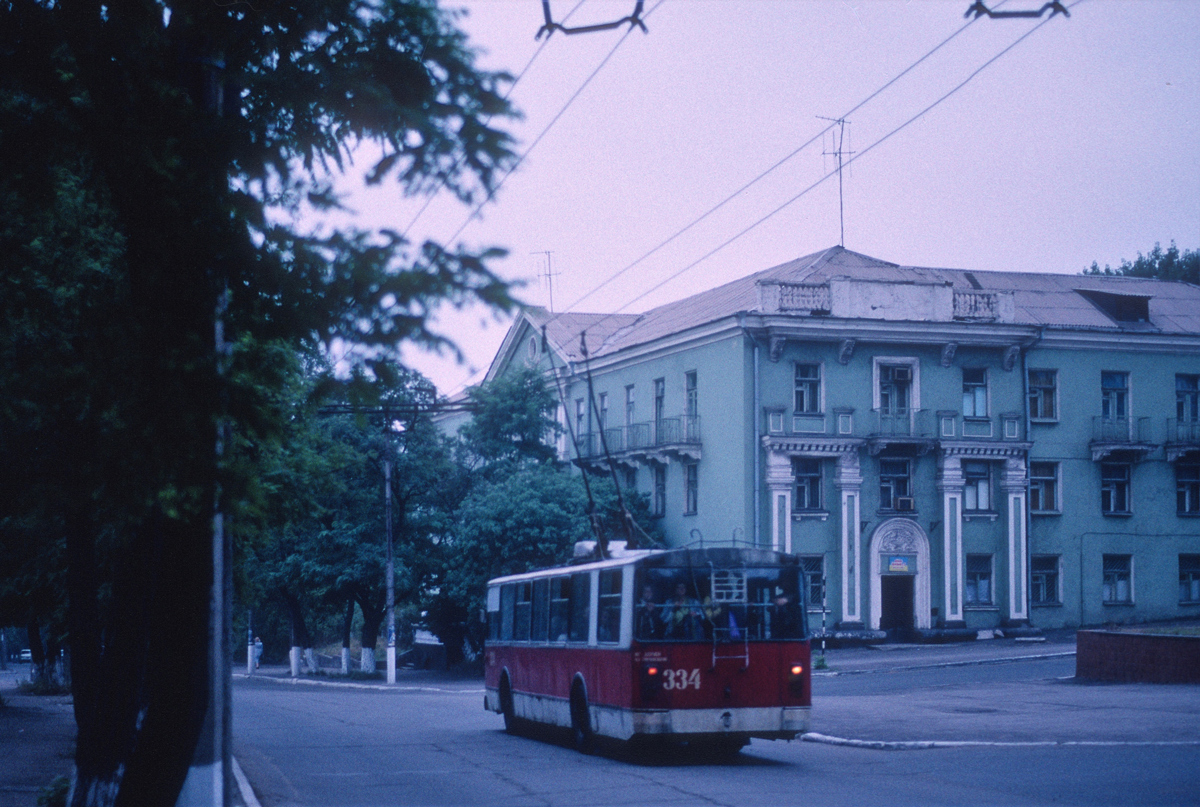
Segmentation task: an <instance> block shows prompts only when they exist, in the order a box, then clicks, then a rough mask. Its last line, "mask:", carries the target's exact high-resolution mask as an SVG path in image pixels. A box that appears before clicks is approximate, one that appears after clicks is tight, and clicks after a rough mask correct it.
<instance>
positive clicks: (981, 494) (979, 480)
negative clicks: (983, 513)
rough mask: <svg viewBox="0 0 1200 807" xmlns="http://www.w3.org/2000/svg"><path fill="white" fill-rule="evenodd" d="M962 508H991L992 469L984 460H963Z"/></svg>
mask: <svg viewBox="0 0 1200 807" xmlns="http://www.w3.org/2000/svg"><path fill="white" fill-rule="evenodd" d="M962 468H963V480H964V481H963V510H990V509H992V469H991V466H989V465H988V463H986V462H974V461H972V462H964V463H963V464H962Z"/></svg>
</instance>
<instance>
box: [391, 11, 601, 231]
mask: <svg viewBox="0 0 1200 807" xmlns="http://www.w3.org/2000/svg"><path fill="white" fill-rule="evenodd" d="M585 2H587V0H579V2H578V3H576V4H575V7H574V8H572V9H571V10H570V11H568V12H567V16H565V17H563V20H562V21H563V22H566V21H567V20H569V19H571V15H572V14H574V13H575V12H576V11H578V10H579V7H580V6H582V5H583V4H584V3H585ZM549 44H550V39H549V37H547V38H546V41H545V42H543V43H542V44H540V45H538V47H537V50H535V51H534V52H533V55H532V56H530V57H529V61H527V62H526V63H525V66H524V67H522V68H521V72H520V73H518V74H517V77H516V78H514V79H513V82H512V84H509V85H508V89H507V90H506V91H505V93H504V95H503V96H502V100H504V101H507V100H508V98H509V96H511V95H512V92H513V90H515V89H516V88H517V85H518V84H520V83H521V79H523V78H524V77H525V74H526V73H528V72H529V68H530V67H532V66H533V63H534V62H535V61H537V57H538V56H540V55H541V54H542V51H543V50H545V49H546V46H547V45H549ZM492 117H493V116H492V115H488V116H487V117H486V118H485V119H484V121H483V123H484V125H485V126H486V125H487V124H489V123H491V121H492ZM465 160H466V157H459V159H458V162H457V163H455V165H454V169H453V171H458V169H459V168H461V167H462V164H463V162H464V161H465ZM444 187H446V180H445V179H444V178H443V179H442V181H441V182H439V183H438V186H437V187H436V188H434V190H433V192H432V193H430V194H429V197H428V198H427V199H426V200H425V204H423V205H421V209H420V210H418V211H417V214H416V215H415V216H413V217H412V221H410V222H409V223H408V226H407V227H405V228H404V229H403V230H402V231H401V232H400V235H401V237H407V236H408V231H409V230H411V229H412V228H413V227H414V226H416V223H417V221H419V220H420V218H421V216H423V215H425V211H426V210H428V209H429V206H430V205H431V204H433V200H434V199H436V198H437V196H438V194H439V193H441V192H442V188H444Z"/></svg>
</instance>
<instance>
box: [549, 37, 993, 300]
mask: <svg viewBox="0 0 1200 807" xmlns="http://www.w3.org/2000/svg"><path fill="white" fill-rule="evenodd" d="M974 22H975V19H971V20H970V21H969V22H967V23H965V24H964V25H963V26H962V27H960V28H959V29H958V30H957V31H955V32H954V33H952V34H950V36H948V37H946V38H945V39H943V40H942V41H941V42H939V43H938V44H937V45H935V46H934V47H933V49H932V50H930V51H929V52H928V53H926V54H925V55H924V56H922V57H921V58H919V59H917V60H916V61H915V62H913V63H912V64H910V65H909V66H908V67H906V68H904V70H902V71H900V72H899V73H897V74H896V75H895V76H894V77H893V78H892V79H891V80H890V81H888V82H887V83H886V84H884V85H883V86H882V87H880V88H879V89H877V90H876V91H875V92H873V93H871V94H870V95H868V96H867V97H866V98H864V99H863V100H861V101H859V102H858V103H857V104H855V105H854V106H853V107H851V108H850V110H849V111H847V112H845V113H844V114H842V115H841V116H840V119H841V120H845V119H846V118H848V117H850V116H851V115H853V114H854V113H855V112H857V111H858V110H860V109H862V108H863V107H864V106H866V105H867V104H868V103H870V102H871V101H873V100H875V98H876V97H878V96H879V95H880V94H881V93H883V92H884V91H886V90H887V89H888V88H889V87H891V86H892V85H893V84H895V83H896V82H897V81H899V80H900V79H902V78H904V77H905V76H906V75H908V74H909V73H911V72H912V71H913V70H915V69H916V68H917V67H919V66H920V65H921V64H922V63H923V62H924V61H925V60H926V59H928V58H929V57H930V56H933V54H935V53H937V52H938V51H939V50H941V49H942V48H943V47H945V46H946V45H948V44H950V42H951V40H953V39H954V38H955V37H957V36H958V35H959V34H961V33H962V32H963V31H965V30H967V29H968V28H969V27H971V25H972V24H973V23H974ZM834 120H837V119H834ZM835 125H836V123H831V124H829V125H828V126H826V127H825V128H824V129H822V130H821V131H819V132H817V133H816V134H815V135H813V136H812V137H810V138H809V139H808V140H805V141H804V142H803V143H801V144H800V145H799V146H797V147H796V148H795V149H793V150H792V151H791V152H789V153H788V154H786V155H784V156H783V157H781V158H780V159H779V160H777V161H776V162H775V163H774V164H773V165H771V166H770V167H769V168H767V169H766V170H764V171H763V172H762V173H760V174H759V175H758V176H756V177H754V179H752V180H750V181H749V182H747V183H746V184H744V185H742V186H741V187H740V188H738V189H737V190H735V191H734V192H733V193H731V194H729V195H728V196H726V197H725V198H724V199H722V200H721V201H720V202H717V203H716V204H715V205H713V206H712V207H710V208H709V209H708V210H706V211H705V212H704V213H701V214H700V215H699V216H698V217H697V218H695V219H693V220H692V221H691V222H690V223H688V224H686V225H684V226H683V227H682V228H681V229H679V230H677V231H676V232H675V233H674V234H673V235H671V236H670V237H669V238H667V239H666V240H665V241H662V242H660V243H659V244H658V245H657V246H655V247H654V248H652V249H651V250H650V251H649V252H646V253H644V254H643V255H642V256H641V257H639V258H638V259H637V260H635V261H633V263H630V264H627V265H626V266H625V267H624V268H622V269H620V270H618V271H617V272H616V273H615V274H614V275H612V276H611V277H609V278H606V279H605V280H602V281H601V282H600V283H599V285H597V286H595V287H593V288H592V289H591V291H588V292H585V293H584V294H583V296H582V297H578V298H576V300H575V301H574V302H573V303H571V304H570V305H568V306H566V308H564V309H563V311H564V312H566V311H570V310H571V309H572V308H574V307H575V306H577V305H579V304H580V303H582V302H583V301H584V300H586V299H588V298H589V297H591V296H592V295H593V294H595V293H596V292H598V291H600V290H601V289H603V288H604V287H605V286H607V285H608V284H609V283H612V282H613V281H614V280H616V279H617V278H619V277H621V276H622V275H624V274H625V273H626V272H628V271H629V270H630V269H633V268H634V267H636V266H638V265H639V264H641V263H642V262H643V261H645V260H646V259H647V258H649V257H650V256H652V255H654V254H655V253H656V252H658V251H659V250H661V249H662V248H663V247H665V246H667V245H668V244H671V243H672V242H674V241H675V239H677V238H679V237H680V236H682V235H683V234H684V233H686V232H688V231H689V230H691V229H692V228H693V227H695V226H696V225H697V224H699V223H700V222H702V221H704V220H705V219H707V218H708V217H709V216H711V215H712V214H713V213H716V212H717V211H718V210H720V209H721V208H723V207H724V206H725V205H727V204H729V203H730V202H732V201H733V200H734V199H736V198H737V197H738V196H740V195H741V194H742V193H744V192H745V191H747V190H749V189H750V188H752V187H753V186H754V185H756V184H758V183H759V182H760V181H761V180H763V179H765V178H766V177H767V176H768V175H769V174H771V173H772V172H774V171H775V170H776V169H778V168H780V167H781V166H783V164H784V163H786V162H788V161H789V160H791V159H792V158H793V157H795V156H796V155H797V154H799V153H800V152H802V151H804V149H806V148H808V147H809V146H811V145H812V144H813V143H815V142H816V141H817V140H818V139H819V138H821V137H822V136H824V134H825V133H826V132H828V131H829V130H830V129H832V128H833V127H834V126H835Z"/></svg>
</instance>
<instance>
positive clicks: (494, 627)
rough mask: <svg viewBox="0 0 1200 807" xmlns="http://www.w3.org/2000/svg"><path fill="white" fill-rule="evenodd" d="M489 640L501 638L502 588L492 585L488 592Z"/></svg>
mask: <svg viewBox="0 0 1200 807" xmlns="http://www.w3.org/2000/svg"><path fill="white" fill-rule="evenodd" d="M487 623H488V641H492V642H494V641H496V640H497V639H499V638H500V588H499V586H492V587H491V588H489V589H488V592H487Z"/></svg>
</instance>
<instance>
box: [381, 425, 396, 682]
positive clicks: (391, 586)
mask: <svg viewBox="0 0 1200 807" xmlns="http://www.w3.org/2000/svg"><path fill="white" fill-rule="evenodd" d="M390 426H391V424H388V427H389V428H390ZM387 448H388V451H390V450H391V443H389V444H388V447H387ZM383 486H384V489H385V492H384V495H383V514H384V515H383V517H384V520H385V521H386V522H387V682H388V683H389V684H394V683H396V574H395V564H394V561H393V559H392V458H391V456H390V455H389V456H388V458H387V459H385V460H384V461H383Z"/></svg>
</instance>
